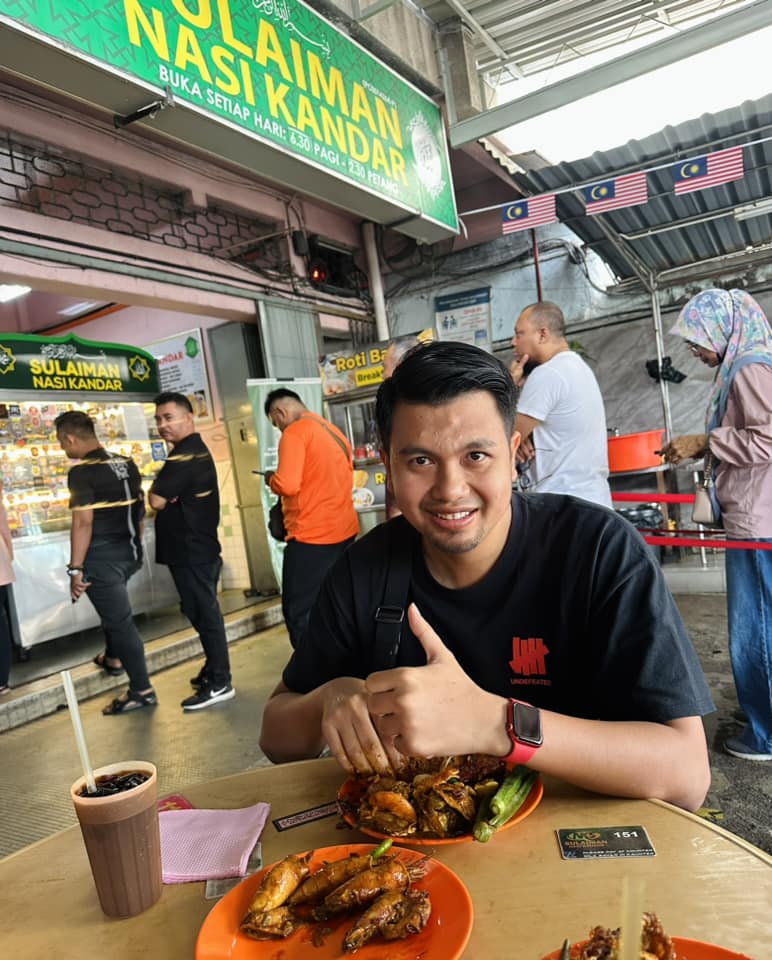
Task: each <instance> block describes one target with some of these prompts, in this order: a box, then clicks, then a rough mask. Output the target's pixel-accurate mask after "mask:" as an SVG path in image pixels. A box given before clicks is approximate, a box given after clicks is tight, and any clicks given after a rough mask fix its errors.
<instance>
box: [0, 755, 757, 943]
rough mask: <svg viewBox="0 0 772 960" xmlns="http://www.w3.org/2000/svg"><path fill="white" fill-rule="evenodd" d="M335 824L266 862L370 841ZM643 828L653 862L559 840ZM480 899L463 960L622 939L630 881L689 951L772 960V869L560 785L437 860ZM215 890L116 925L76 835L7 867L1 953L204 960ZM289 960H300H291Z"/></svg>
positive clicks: (200, 797)
mask: <svg viewBox="0 0 772 960" xmlns="http://www.w3.org/2000/svg"><path fill="white" fill-rule="evenodd" d="M343 779H345V776H344V774H343V773H342V771H341V769H340V767H339V766H338V765H337V763H336V762H335V761H334V760H332V759H325V760H310V761H305V762H302V763H292V764H286V765H283V766H279V767H266V768H261V769H258V770H254V771H251V772H248V773H243V774H238V775H236V776H231V777H224V778H222V779H218V780H212V781H209V782H208V783H203V784H199V785H197V786H194V787H190V788H187V789H183V790H182V792H183V793H184V795H185V796H186V797H187V798H188V799H189V800H190V802H191V803H193V804H194V805H195V806H197V807H207V808H217V809H219V808H226V809H229V808H237V807H245V806H249V805H252V804H254V803H257V802H258V801H266V802H269V803H270V804H271V820H273V819H276V818H277V817H282V816H287V815H288V814H291V813H297V812H299V811H303V810H307V809H309V808H312V807H316V806H318V805H320V804H323V803H327V802H330V801H333V800H334V799H335V795H336V793H337V790H338V787H339V786H340V784H341V782H342V781H343ZM339 824H340V821H339V818H338V817H337V816H335V815H333V816H328V817H326V818H324V819H320V820H315V821H312V822H309V823H304V824H303V825H301V826H298V827H293V828H291V829H288V830H284V831H282V832H279V831H277V830H276V829H275V827H274V826H273V824H272V823H271V822H270V821H269V823H268V824H267V825H266V828H265V829H264V831H263V835H262V838H261V840H262V851H263V861H264V863H266V864H268V863H271V862H272V861H274V860H277V859H279V858H281V857H282V856H284V855H286V854H288V853H293V852H299V851H303V850H307V849H311V848H314V847H322V846H330V845H333V844H339V843H355V842H360V841H365V842H366V841H367V840H368V838H367V837H365V836H364V835H362V834H360V833H358V832H357V831H355V830H349V829H347V828H344V829H341V827H340V826H339ZM637 825H642V826H644V827H645V828H646V830H647V831H648V834H649V837H650V839H651V841H652V844H653V846H654V848H655V850H656V856H653V857H635V858H624V859H622V858H614V859H596V860H563V859H562V858H561V856H560V852H559V848H558V844H557V839H556V833H555V831H556V830H557V829H558V828H590V827H601V826H604V827H611V826H637ZM432 855H433V856H434V857H436V859H437V860H440V861H441V862H443V863H444V864H446V865H447V866H448V867H450V868H451V869H452V870H453V871H455V873H456V874H457V875H458V876H459V877H460V878H461V880H462V881H463V882H464V884H465V885H466V887H467V889H468V890H469V892H470V894H471V897H472V901H473V904H474V911H475V918H474V927H473V930H472V935H471V939H470V941H469V944H468V946H467V948H466V950H465V952H464V958H474V960H483V958H484V960H509V958H517V960H540V958H541V957H543V956H544V955H545V954H547V953H549V952H550V951H552V950H554V949H556V948H557V947H559V946H560V944H561V943H562V941H563V939H564V938H565V937H569V938H570V939H571V940H579V939H582V938H584V937H586V935H587V933H588V931H589V929H590V928H591V927H592V926H594V925H595V924H601V925H604V926H616V925H617V924H618V918H619V910H620V893H621V885H622V879H623V877H625V876H628V877H630V878H632V879H636V878H642V879H643V881H644V883H645V890H646V897H645V909H649V910H653V911H654V912H656V913H657V914H658V916H659V917H660V919H661V920H662V923H663V925H664V927H665V929H666V930H667V931H668V932H669V933H670V934H671V935H676V936H679V937H691V938H694V939H697V940H705V941H708V942H711V943H717V944H721V945H723V946H724V947H727V948H731V949H733V950H736V951H738V952H742V953H744V954H747V955H748V956H749V957H752V958H753V960H768V958H769V957H770V950H772V948H771V947H770V943H772V920H771V919H770V918H771V917H772V870H771V869H770V867H772V857H769V856H768V855H767V854H765V853H764V852H763V851H761V850H759V849H757V848H756V847H753V846H751V845H750V844H748V843H746V842H745V841H743V840H741V839H740V838H738V837H735V836H734V835H732V834H730V833H728V832H726V831H725V830H722V829H720V828H718V827H716V826H714V825H712V824H710V823H708V822H706V821H705V820H702V819H700V818H699V817H695V816H693V815H691V814H688V813H685V812H683V811H681V810H679V809H678V808H676V807H672V806H670V805H668V804H664V803H660V802H658V801H646V800H618V799H614V798H609V797H602V796H598V795H595V794H590V793H586V792H584V791H582V790H578V789H576V788H574V787H571V786H568V785H567V784H564V783H561V782H559V781H556V780H552V779H550V778H547V779H546V782H545V791H544V798H543V800H542V802H541V804H540V805H539V807H538V808H537V809H536V810H535V811H534V812H533V813H532V814H531V815H530V816H529V817H527V818H526V819H525V820H523V821H522V822H521V823H519V824H516V825H515V826H513V827H512V828H511V829H510V830H508V831H506V832H504V833H500V834H498V835H497V836H496V837H495V838H494V839H493V840H492V841H491V842H490V843H488V844H485V845H483V844H477V843H459V844H452V845H443V846H438V847H435V848H433V851H432ZM204 886H205V885H204V884H203V883H185V884H175V885H169V886H165V887H164V889H163V894H162V896H161V899H160V901H159V902H158V903H157V904H155V906H153V907H151V908H150V909H149V910H147V911H146V912H145V913H143V914H142V915H140V916H139V917H134V918H132V919H129V920H110V919H108V918H107V917H105V916H104V915H103V914H102V912H101V910H100V908H99V904H98V901H97V897H96V892H95V890H94V886H93V882H92V879H91V875H90V870H89V865H88V860H87V857H86V852H85V848H84V846H83V841H82V839H81V835H80V829H79V827H77V826H74V827H71V828H69V829H67V830H64V831H62V832H60V833H57V834H55V835H54V836H52V837H49V838H47V839H45V840H41V841H40V842H38V843H36V844H33V845H31V846H29V847H26V848H25V849H23V850H20V851H18V852H17V853H15V854H13V855H11V856H10V857H7V858H5V859H4V860H2V861H0V891H2V907H3V911H2V912H3V923H2V942H3V946H4V948H5V950H4V952H5V953H6V955H7V956H17V957H47V956H55V957H56V958H57V960H84V958H86V957H88V956H96V957H104V958H109V960H149V958H155V957H159V958H160V957H162V958H164V960H192V958H193V957H194V956H195V942H196V936H197V934H198V931H199V928H200V927H201V924H202V922H203V921H204V918H205V917H206V915H207V913H208V912H209V910H211V909H212V907H213V905H214V901H208V900H205V899H204ZM287 960H291V957H290V956H289V955H287Z"/></svg>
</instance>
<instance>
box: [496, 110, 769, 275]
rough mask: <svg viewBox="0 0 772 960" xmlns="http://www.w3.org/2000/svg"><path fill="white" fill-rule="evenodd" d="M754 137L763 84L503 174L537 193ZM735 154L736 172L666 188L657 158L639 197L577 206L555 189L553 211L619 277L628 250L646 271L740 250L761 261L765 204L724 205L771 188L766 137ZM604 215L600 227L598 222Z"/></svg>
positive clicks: (765, 115)
mask: <svg viewBox="0 0 772 960" xmlns="http://www.w3.org/2000/svg"><path fill="white" fill-rule="evenodd" d="M764 137H771V138H772V94H771V95H768V96H766V97H763V98H762V99H760V100H754V101H746V102H745V103H743V104H741V105H740V106H738V107H735V108H732V109H730V110H723V111H721V112H720V113H716V114H703V116H701V117H699V118H697V119H695V120H690V121H688V122H685V123H680V124H678V125H677V126H673V127H665V128H664V130H662V131H660V132H659V133H656V134H653V135H651V136H648V137H646V138H645V139H642V140H631V141H629V143H627V144H625V145H624V146H621V147H616V148H614V149H612V150H604V151H598V152H597V153H594V154H593V155H592V156H591V157H586V158H584V159H581V160H575V161H572V162H570V163H561V164H559V165H557V166H552V167H544V168H542V169H539V170H529V171H528V174H527V175H523V174H516V175H515V176H514V177H513V179H514V180H515V181H516V182H517V183H518V184H519V185H520V186H521V187H522V189H523V191H524V193H526V194H540V193H546V192H549V191H551V190H560V189H562V188H565V187H567V186H569V185H572V184H579V183H587V182H592V181H593V180H595V181H598V180H606V179H610V178H611V177H614V176H618V175H619V174H622V173H630V172H633V171H636V170H645V169H648V168H652V167H658V166H660V165H663V164H671V163H676V162H677V161H679V160H686V159H689V158H690V157H698V156H702V155H704V154H706V153H710V152H712V151H714V150H721V149H723V148H725V147H730V146H735V145H737V144H743V143H749V142H751V141H754V140H760V139H763V138H764ZM743 157H744V164H745V175H744V177H743V178H742V180H735V181H733V182H732V183H727V184H722V185H721V186H717V187H710V188H708V189H705V190H699V191H695V192H693V193H689V194H683V195H680V196H676V195H675V194H674V193H673V172H672V171H671V170H670V169H668V168H667V167H665V168H664V169H659V170H655V171H653V172H651V173H649V174H648V187H649V201H648V203H645V204H641V205H640V206H637V207H628V208H627V209H623V210H615V211H613V212H610V213H607V214H601V215H596V216H587V215H586V214H585V212H584V203H583V200H582V199H581V198H580V195H579V194H577V193H573V192H572V193H565V194H562V195H559V196H558V199H557V210H558V216H559V219H560V220H561V221H562V222H564V223H566V224H567V225H568V226H570V227H571V229H572V230H573V231H574V232H575V233H576V234H578V236H579V237H581V238H582V240H584V242H585V243H586V244H587V245H588V246H590V247H592V249H593V250H595V251H596V252H597V253H598V254H599V255H600V256H601V257H603V259H604V260H605V261H606V262H607V263H608V264H609V266H610V267H611V269H612V270H613V271H614V273H615V274H616V275H617V276H618V277H619V278H620V279H626V278H629V277H633V276H635V275H636V270H635V269H634V267H633V261H632V258H636V259H637V260H638V261H639V264H640V265H641V266H643V267H645V269H646V271H648V272H651V273H654V274H660V273H661V272H662V271H666V270H672V269H674V268H678V267H687V266H689V265H694V264H696V263H699V262H702V261H708V260H712V259H713V258H717V257H724V256H727V255H731V254H742V255H744V256H745V258H746V259H748V260H753V259H754V258H758V257H759V256H765V257H766V259H767V261H769V260H770V259H772V250H771V249H770V248H769V244H770V241H772V213H767V214H765V215H762V216H757V217H755V218H753V219H749V220H742V221H738V220H736V219H735V217H734V216H733V215H732V212H733V211H734V210H735V209H736V208H737V207H740V206H743V205H745V204H748V203H751V202H753V201H757V200H761V199H767V198H770V197H772V139H771V140H769V141H768V142H766V143H757V144H755V145H754V146H751V147H746V148H745V149H744V150H743ZM721 214H724V215H721ZM604 225H605V227H607V228H610V231H608V232H604V229H603V226H604ZM609 234H610V235H609Z"/></svg>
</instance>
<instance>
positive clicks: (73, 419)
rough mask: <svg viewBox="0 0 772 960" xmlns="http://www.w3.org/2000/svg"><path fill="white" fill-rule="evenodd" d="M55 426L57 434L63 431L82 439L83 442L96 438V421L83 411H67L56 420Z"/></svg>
mask: <svg viewBox="0 0 772 960" xmlns="http://www.w3.org/2000/svg"><path fill="white" fill-rule="evenodd" d="M54 426H55V427H56V432H57V433H59V432H60V431H61V432H62V433H66V434H71V435H74V436H76V437H80V438H81V440H90V439H91V438H92V437H95V436H96V431H95V430H94V421H93V420H92V419H91V417H90V416H89V415H88V414H87V413H84V412H83V411H82V410H67V411H66V412H65V413H60V414H59V416H58V417H57V418H56V420H54Z"/></svg>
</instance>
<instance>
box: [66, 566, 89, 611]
mask: <svg viewBox="0 0 772 960" xmlns="http://www.w3.org/2000/svg"><path fill="white" fill-rule="evenodd" d="M90 586H91V584H90V583H89V582H88V581H87V580H84V579H83V571H82V570H80V571H78V573H76V574H74V575H73V576H71V577H70V598H71V599H72V602H73V603H76V602H77V601H78V600H80V598H81V597H82V596H83V594H84V593H85V592H86V590H88V588H89V587H90Z"/></svg>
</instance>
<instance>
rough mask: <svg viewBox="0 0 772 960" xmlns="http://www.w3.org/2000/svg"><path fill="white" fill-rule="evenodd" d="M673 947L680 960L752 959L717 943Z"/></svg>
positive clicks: (682, 941)
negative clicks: (718, 945)
mask: <svg viewBox="0 0 772 960" xmlns="http://www.w3.org/2000/svg"><path fill="white" fill-rule="evenodd" d="M586 942H587V941H586V940H585V941H584V942H583V943H575V944H574V945H573V946H572V948H571V956H572V957H574V956H579V950H580V949H581V948H582V947H583V946H584V944H585V943H586ZM673 946H674V947H675V951H676V956H677V957H678V960H751V957H749V956H747V955H746V954H744V953H737V952H736V951H735V950H727V949H726V947H717V946H716V945H715V943H704V942H703V941H702V940H689V939H688V938H686V937H673ZM574 951H576V953H574ZM543 960H560V950H555V952H554V953H550V954H548V955H547V956H546V957H544V958H543Z"/></svg>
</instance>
